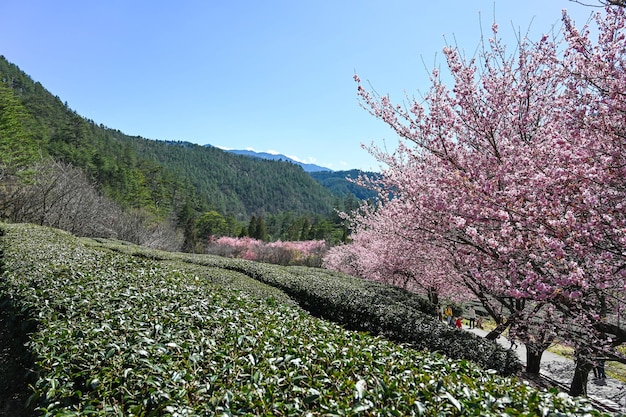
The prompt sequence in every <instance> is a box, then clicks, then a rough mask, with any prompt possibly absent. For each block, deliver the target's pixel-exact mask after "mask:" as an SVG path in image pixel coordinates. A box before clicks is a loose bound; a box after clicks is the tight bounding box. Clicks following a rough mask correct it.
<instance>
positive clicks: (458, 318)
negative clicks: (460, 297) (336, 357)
mask: <svg viewBox="0 0 626 417" xmlns="http://www.w3.org/2000/svg"><path fill="white" fill-rule="evenodd" d="M455 325H456V328H457V329H462V328H463V322H462V321H461V317H457V318H456V322H455Z"/></svg>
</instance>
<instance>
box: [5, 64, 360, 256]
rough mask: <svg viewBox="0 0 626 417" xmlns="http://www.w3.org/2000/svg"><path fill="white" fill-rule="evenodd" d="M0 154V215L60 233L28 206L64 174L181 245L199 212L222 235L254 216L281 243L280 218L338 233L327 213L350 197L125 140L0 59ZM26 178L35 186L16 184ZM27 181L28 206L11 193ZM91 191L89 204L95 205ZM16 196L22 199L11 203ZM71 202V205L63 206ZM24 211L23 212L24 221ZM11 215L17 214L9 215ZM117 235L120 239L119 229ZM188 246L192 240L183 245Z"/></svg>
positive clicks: (245, 164)
mask: <svg viewBox="0 0 626 417" xmlns="http://www.w3.org/2000/svg"><path fill="white" fill-rule="evenodd" d="M251 139H252V140H253V138H251ZM0 150H2V153H1V156H0V168H1V169H2V171H1V172H0V183H2V182H3V183H4V184H5V185H4V186H3V187H0V218H5V219H11V220H14V221H33V222H38V223H40V224H48V225H53V226H55V227H62V228H67V227H65V226H63V225H62V224H61V223H62V222H61V220H58V219H56V220H50V219H46V220H44V218H45V217H50V215H49V214H48V213H46V212H45V211H46V210H48V211H49V210H50V207H45V205H46V204H48V202H47V201H46V202H43V201H34V195H35V194H37V193H38V194H39V195H42V194H46V193H48V192H50V193H52V191H51V190H52V189H53V188H54V187H55V186H56V187H58V186H59V185H58V184H59V183H60V182H67V178H68V177H70V176H72V175H74V176H75V177H78V176H80V175H84V178H82V179H81V181H82V182H81V183H80V185H76V184H73V185H71V186H70V185H68V186H67V187H74V188H81V189H82V187H88V186H92V185H93V186H95V188H96V191H95V192H96V193H100V194H102V195H103V196H104V197H106V198H109V199H111V200H113V201H114V202H116V204H118V205H119V206H120V209H121V210H122V211H123V212H124V213H126V214H128V213H130V216H131V220H129V221H128V222H129V223H132V222H133V221H135V220H133V219H140V220H141V222H142V224H147V225H148V226H149V225H152V226H150V227H153V228H154V227H156V225H158V224H162V223H163V222H165V221H168V222H169V223H170V224H174V225H177V227H179V228H181V229H182V230H184V233H185V239H186V241H187V242H190V241H193V240H194V239H198V238H200V237H201V236H200V237H199V236H198V235H199V232H198V230H196V224H195V223H196V221H197V219H198V218H199V217H200V216H201V215H202V214H203V213H206V212H212V213H218V214H219V216H222V217H223V219H224V222H226V223H227V224H228V227H227V228H226V229H227V231H226V232H225V233H227V234H240V233H246V230H245V227H243V226H242V225H245V224H247V222H248V221H249V220H250V219H251V218H253V217H254V218H256V219H257V220H258V218H259V217H271V219H270V220H271V221H268V227H272V226H273V227H274V229H273V230H269V231H268V237H269V238H274V239H279V238H285V237H286V236H285V234H284V230H287V229H289V228H291V229H293V228H294V225H293V224H292V225H287V224H284V222H283V221H284V219H292V220H290V221H293V222H297V223H298V225H299V224H303V223H311V222H313V221H315V222H316V223H320V220H319V219H320V216H321V218H323V219H325V220H324V221H323V222H327V223H331V224H334V225H333V226H332V227H330V228H329V227H326V226H324V227H323V229H324V230H331V229H334V230H338V229H339V228H340V225H339V224H338V223H337V222H338V219H337V218H336V217H333V212H334V209H336V208H338V209H343V208H344V204H345V203H346V202H348V204H349V205H350V206H354V199H355V197H354V196H353V195H348V194H346V192H345V190H341V191H340V192H335V193H334V192H333V191H331V189H332V187H330V188H331V189H329V187H325V186H323V185H322V184H320V182H318V181H316V180H314V179H313V178H312V177H311V176H310V175H308V174H307V173H306V172H304V170H303V169H302V168H301V167H299V166H297V165H295V164H290V163H287V162H282V161H269V160H262V159H251V158H247V157H245V156H241V155H234V154H231V153H229V152H225V151H222V150H220V149H218V148H215V147H210V146H199V145H193V144H191V143H188V142H173V141H158V140H149V139H145V138H142V137H131V136H128V135H125V134H124V133H122V132H120V131H119V130H115V129H112V128H109V127H106V126H103V125H102V124H97V123H96V122H94V121H93V120H87V119H85V118H83V117H81V116H80V115H79V114H78V113H77V112H76V111H74V110H72V109H70V108H69V107H68V106H67V103H63V102H62V100H61V99H60V98H59V97H56V96H54V95H53V94H51V93H50V92H48V91H47V90H46V89H45V87H44V86H42V85H41V84H40V83H38V82H35V81H34V80H32V79H31V77H29V76H28V75H27V74H25V73H24V72H22V71H21V70H20V69H19V68H18V67H17V66H16V65H14V64H12V63H10V62H8V61H7V60H6V59H5V58H4V57H1V56H0ZM49 158H52V160H53V161H55V163H56V164H55V163H53V164H52V167H51V166H50V163H47V164H44V165H43V167H42V166H35V165H37V164H42V161H47V160H48V159H49ZM76 169H78V170H80V173H77V172H75V171H74V170H76ZM59 171H62V173H59ZM34 174H38V176H37V175H34ZM29 175H30V176H31V177H32V178H35V179H34V180H33V179H32V178H31V180H30V182H28V181H26V182H25V176H29ZM33 175H34V177H33ZM52 178H54V180H53V179H52ZM46 181H48V183H47V184H46ZM26 183H28V184H30V185H32V184H38V185H39V189H38V190H34V189H33V190H31V191H30V195H29V196H28V198H30V200H29V201H24V199H25V198H26V197H24V195H19V196H18V195H17V194H15V190H16V188H15V187H16V186H17V185H18V184H26ZM46 187H47V188H46ZM55 192H56V194H57V195H58V194H59V193H62V192H59V191H55ZM22 194H23V193H22ZM65 194H69V191H67V190H66V191H65ZM93 194H94V193H93V192H92V193H91V194H90V196H91V197H90V198H91V199H92V200H93V199H96V198H97V196H94V195H93ZM16 196H18V197H20V198H21V199H22V201H21V202H17V200H16ZM64 198H65V199H66V200H68V197H64ZM60 199H61V198H60V197H58V198H57V200H60ZM77 200H79V199H77ZM81 201H84V199H82V200H81ZM18 203H19V204H18ZM75 204H80V203H79V202H77V201H74V202H72V203H70V202H69V201H65V202H64V203H63V205H66V206H72V205H75ZM37 205H39V206H41V207H39V208H36V207H37ZM60 205H61V203H59V204H57V206H60ZM25 210H26V211H30V212H32V213H30V214H28V213H26V214H25ZM37 210H39V211H41V213H40V212H37ZM95 211H97V213H95ZM95 211H94V213H92V217H93V218H94V219H101V218H104V217H106V213H104V212H107V210H104V212H103V210H95ZM108 211H109V212H110V211H111V210H108ZM16 213H18V214H20V213H21V214H20V215H21V216H22V217H18V218H14V216H15V215H16ZM29 216H30V217H29ZM60 216H61V215H60V214H58V215H57V217H60ZM116 216H117V215H116ZM118 217H119V216H118ZM303 217H307V218H308V219H307V220H303ZM38 219H41V221H39V220H38ZM277 219H279V220H277ZM103 221H104V220H103ZM107 221H108V223H107V222H105V223H106V224H105V225H103V226H99V228H100V229H107V228H108V229H111V228H112V227H113V226H111V223H112V222H113V219H110V220H107ZM138 221H139V220H137V222H138ZM55 222H56V223H55ZM74 223H76V222H74ZM126 229H128V227H126ZM73 231H74V232H76V233H79V231H78V230H73ZM329 233H330V232H329ZM333 233H334V234H335V235H341V233H340V232H333ZM122 234H123V233H122ZM311 234H312V233H311ZM117 235H118V237H124V236H121V235H120V233H119V232H118V233H117ZM302 235H303V236H304V235H307V233H302ZM131 237H132V236H131ZM131 237H129V239H131ZM326 237H327V238H328V237H329V236H326ZM131 240H134V239H131ZM191 246H193V243H188V244H187V247H188V248H189V247H191Z"/></svg>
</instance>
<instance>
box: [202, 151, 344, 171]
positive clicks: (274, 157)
mask: <svg viewBox="0 0 626 417" xmlns="http://www.w3.org/2000/svg"><path fill="white" fill-rule="evenodd" d="M207 146H211V145H207ZM226 151H227V152H230V153H234V154H237V155H244V156H248V157H251V158H260V159H269V160H272V161H287V162H291V163H293V164H296V165H299V166H301V167H302V169H304V171H305V172H322V171H326V172H331V171H332V169H330V168H327V167H323V166H320V165H315V164H307V163H304V162H300V161H296V160H295V159H293V158H289V157H288V156H286V155H282V154H273V153H269V152H256V151H250V150H247V149H228V150H226Z"/></svg>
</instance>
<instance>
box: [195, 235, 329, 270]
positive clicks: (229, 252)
mask: <svg viewBox="0 0 626 417" xmlns="http://www.w3.org/2000/svg"><path fill="white" fill-rule="evenodd" d="M326 250H327V244H326V241H324V240H307V241H280V240H278V241H275V242H269V243H268V242H264V241H262V240H257V239H252V238H250V237H240V238H235V237H228V236H223V237H219V238H213V239H211V240H210V241H209V243H208V245H207V252H208V253H211V254H216V255H220V256H226V257H231V258H241V259H246V260H250V261H259V262H267V263H274V264H280V265H307V266H320V265H321V260H322V257H323V255H324V254H325V253H326Z"/></svg>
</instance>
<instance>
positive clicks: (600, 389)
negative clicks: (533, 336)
mask: <svg viewBox="0 0 626 417" xmlns="http://www.w3.org/2000/svg"><path fill="white" fill-rule="evenodd" d="M465 330H467V331H470V332H472V333H475V334H477V335H479V336H482V337H485V336H486V335H487V332H486V331H485V330H481V329H469V328H467V327H466V328H465ZM497 342H498V343H500V344H501V345H502V346H504V347H506V348H507V349H508V348H510V346H511V342H510V341H509V340H508V339H506V338H504V337H502V336H501V337H499V338H498V339H497ZM515 351H516V352H517V355H518V356H519V358H520V361H521V362H522V363H524V364H525V363H526V348H525V347H524V345H522V344H519V345H518V346H517V348H516V349H515ZM574 368H575V365H574V361H572V360H571V359H568V358H566V357H564V356H561V355H557V354H556V353H553V352H549V351H545V352H544V353H543V355H542V357H541V373H542V374H545V375H547V376H550V377H551V378H554V379H556V380H557V381H559V382H562V383H564V384H566V385H568V386H569V384H570V383H571V381H572V378H573V377H574ZM587 394H588V396H589V397H595V398H601V399H603V400H605V401H606V400H608V401H612V402H613V403H614V404H615V405H616V406H618V405H619V407H620V408H621V410H622V412H626V385H625V384H624V383H623V382H621V381H618V380H616V379H614V378H611V377H607V378H606V379H602V380H597V379H593V374H591V375H590V378H589V382H588V384H587Z"/></svg>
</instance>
